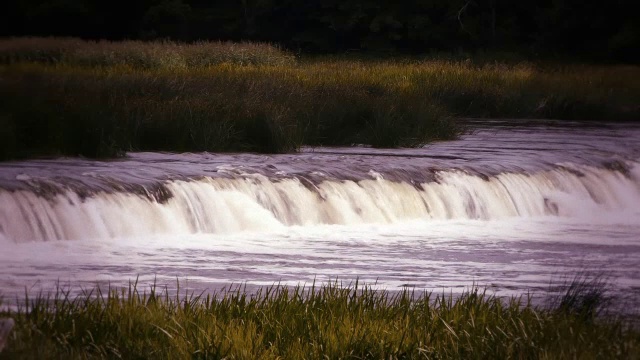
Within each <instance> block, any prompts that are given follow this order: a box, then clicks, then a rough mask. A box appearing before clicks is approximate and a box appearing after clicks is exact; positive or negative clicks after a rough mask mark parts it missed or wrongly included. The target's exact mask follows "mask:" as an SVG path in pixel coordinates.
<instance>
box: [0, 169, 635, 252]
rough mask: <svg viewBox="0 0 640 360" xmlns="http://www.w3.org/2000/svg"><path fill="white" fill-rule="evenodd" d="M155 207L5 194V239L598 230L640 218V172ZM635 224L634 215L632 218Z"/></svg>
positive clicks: (172, 191)
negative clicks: (437, 227)
mask: <svg viewBox="0 0 640 360" xmlns="http://www.w3.org/2000/svg"><path fill="white" fill-rule="evenodd" d="M166 189H167V191H168V192H169V196H167V198H166V199H163V200H162V201H160V200H153V199H151V198H149V197H144V196H141V195H140V194H134V193H128V192H101V193H97V194H94V195H92V196H90V197H84V196H80V195H79V194H77V193H76V192H74V191H72V190H69V191H66V192H63V193H59V194H56V195H54V196H52V197H42V196H39V195H37V194H36V193H34V192H31V191H28V190H14V191H3V190H0V204H2V206H1V207H0V239H2V238H4V240H5V241H10V242H26V241H49V240H86V239H91V238H116V237H130V236H146V235H153V234H184V233H232V232H239V231H257V232H262V231H270V230H274V229H279V228H282V227H285V226H293V225H299V226H310V225H317V224H345V225H354V224H366V223H395V222H401V221H407V220H416V219H423V220H425V221H428V220H429V219H479V220H493V219H501V218H507V217H532V216H561V217H581V218H584V217H587V218H593V219H595V220H597V219H598V218H599V217H602V216H605V215H604V214H609V213H616V214H618V215H617V216H619V215H620V214H623V216H629V217H633V216H636V215H638V213H640V167H639V166H638V165H637V164H635V165H632V166H630V167H629V170H628V171H621V170H620V169H610V168H599V167H594V166H587V165H571V164H566V165H562V166H556V167H555V168H553V169H551V170H544V171H539V172H535V173H532V174H527V173H502V174H499V175H495V176H490V177H487V176H481V175H478V174H471V173H467V172H462V171H457V170H456V171H440V172H438V173H437V174H436V179H435V181H432V182H427V183H408V182H398V181H391V180H387V179H385V178H383V177H382V176H378V177H377V178H373V179H365V180H359V181H355V180H343V181H340V180H326V181H322V182H319V183H312V182H309V181H306V180H305V179H304V178H303V177H292V178H287V179H277V180H276V179H271V178H269V177H267V176H265V175H260V174H256V175H244V176H242V177H237V178H202V179H200V180H191V181H170V182H167V183H166ZM624 214H626V215H624Z"/></svg>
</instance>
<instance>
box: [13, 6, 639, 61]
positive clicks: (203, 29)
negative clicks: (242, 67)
mask: <svg viewBox="0 0 640 360" xmlns="http://www.w3.org/2000/svg"><path fill="white" fill-rule="evenodd" d="M632 5H633V2H632V1H630V0H607V1H603V0H593V1H584V0H519V1H513V0H473V1H466V0H404V1H396V2H393V1H381V0H305V1H302V0H227V1H223V0H135V1H122V0H116V1H108V0H107V1H95V0H20V1H10V2H7V3H5V4H4V5H0V6H1V7H2V8H3V9H1V8H0V12H1V13H2V15H0V36H24V35H37V36H74V37H81V38H84V39H109V40H121V39H142V40H152V39H171V40H177V41H197V40H232V41H265V42H271V43H276V44H279V45H281V46H283V47H285V48H287V49H290V50H292V51H294V52H301V53H344V52H356V53H389V54H396V53H404V54H424V53H434V52H446V53H453V54H471V53H478V52H483V53H494V54H496V53H508V54H517V55H518V56H523V57H530V58H531V57H535V58H559V59H563V58H566V59H579V60H581V61H598V62H599V61H604V62H627V63H635V62H638V60H639V57H638V55H637V54H636V53H635V52H636V51H637V50H638V48H640V25H639V24H640V21H638V14H637V12H635V11H634V10H632V9H634V8H635V7H634V6H632Z"/></svg>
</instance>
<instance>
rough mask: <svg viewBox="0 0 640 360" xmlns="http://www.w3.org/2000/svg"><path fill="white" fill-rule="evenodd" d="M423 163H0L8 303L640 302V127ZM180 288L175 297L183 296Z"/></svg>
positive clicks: (510, 132)
mask: <svg viewBox="0 0 640 360" xmlns="http://www.w3.org/2000/svg"><path fill="white" fill-rule="evenodd" d="M469 129H470V131H469V133H468V134H467V135H465V136H463V138H462V139H460V140H457V141H452V142H442V143H435V144H431V145H428V146H426V147H424V148H420V149H397V150H382V149H371V148H366V147H352V148H307V149H304V150H303V151H302V152H301V153H299V154H288V155H258V154H210V153H201V154H167V153H130V154H128V156H127V157H126V158H124V159H119V160H113V161H103V162H100V161H92V160H86V159H48V160H47V159H44V160H30V161H21V162H6V163H1V164H0V264H1V265H0V294H19V293H24V289H25V287H27V288H29V289H32V290H34V291H37V290H39V289H42V290H45V291H46V290H51V289H53V288H54V287H55V284H56V282H58V281H62V282H67V283H68V284H70V285H81V286H89V285H90V284H95V283H96V282H98V283H100V282H109V283H111V284H117V285H120V284H126V282H127V281H129V280H132V279H135V278H136V277H140V279H142V280H143V281H145V282H150V281H154V279H155V281H159V282H160V283H162V284H171V283H175V279H178V280H181V281H184V282H186V283H187V284H188V286H190V287H192V288H194V289H198V290H206V289H209V290H215V289H217V288H220V287H221V286H225V285H228V284H230V283H246V284H249V285H251V286H253V285H264V284H273V283H276V282H280V283H286V284H297V283H304V282H310V281H314V280H317V281H327V280H332V279H339V280H342V281H346V282H349V281H353V280H354V279H356V278H358V279H360V280H362V281H365V282H369V283H375V284H376V286H379V287H383V288H386V289H390V290H393V289H397V288H399V287H403V286H405V287H406V286H410V287H415V288H419V289H442V288H446V289H451V288H453V289H461V288H464V287H468V286H470V285H472V284H474V283H475V284H479V285H481V286H487V287H490V288H491V289H493V290H495V291H497V292H499V293H522V292H524V291H527V290H531V289H534V290H536V289H537V290H538V291H544V290H545V289H547V288H548V287H549V284H550V283H553V282H557V281H560V280H559V278H561V277H562V274H571V273H575V272H578V271H581V270H594V271H601V272H603V273H605V274H606V275H607V276H610V277H611V278H612V279H613V280H612V281H613V282H614V283H615V289H616V291H618V292H619V293H625V294H636V295H638V294H640V127H639V126H635V125H629V124H591V125H585V124H579V125H578V124H573V123H567V122H565V123H556V122H532V123H522V122H520V123H517V122H501V121H493V122H486V121H485V122H480V121H475V122H474V121H471V122H470V123H469ZM174 285H175V284H174Z"/></svg>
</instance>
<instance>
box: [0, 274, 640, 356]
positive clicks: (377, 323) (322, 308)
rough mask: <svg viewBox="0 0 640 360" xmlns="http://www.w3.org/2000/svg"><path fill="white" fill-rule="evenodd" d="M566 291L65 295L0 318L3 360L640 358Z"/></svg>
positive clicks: (630, 342)
mask: <svg viewBox="0 0 640 360" xmlns="http://www.w3.org/2000/svg"><path fill="white" fill-rule="evenodd" d="M567 294H569V295H566V296H565V297H564V300H563V301H560V302H559V303H558V304H559V306H558V307H554V308H538V307H534V306H532V305H530V304H528V303H527V302H526V301H524V302H523V301H520V300H518V299H511V300H508V301H505V300H501V299H498V298H495V297H491V296H488V295H485V294H484V293H482V292H480V291H478V290H472V291H469V292H467V293H465V294H464V295H462V296H461V297H458V298H451V297H449V296H446V295H441V296H436V295H430V294H424V295H422V296H417V295H415V294H411V293H410V292H408V291H405V292H401V293H398V294H390V293H387V292H383V291H373V290H371V289H369V288H360V289H358V288H357V287H347V288H342V287H338V286H336V285H335V284H334V285H331V284H330V285H325V286H323V287H320V288H315V289H313V288H307V289H304V288H300V287H297V288H286V287H269V288H263V289H262V290H260V291H258V292H257V293H255V294H252V295H249V294H247V293H245V292H244V291H243V290H242V289H237V290H235V291H230V292H223V293H220V294H218V295H213V296H206V297H199V296H190V297H186V298H184V297H183V298H182V299H181V298H177V297H172V296H169V295H167V293H166V292H164V291H156V290H155V289H153V288H152V289H148V290H147V291H146V292H143V293H140V292H138V291H137V290H136V288H135V286H130V287H129V289H122V290H119V291H110V292H105V293H102V292H100V291H99V290H94V291H93V292H90V293H87V294H86V295H85V296H79V297H77V298H71V297H70V296H68V294H66V293H64V292H63V291H59V292H57V293H56V294H55V295H54V296H52V297H46V298H45V297H39V298H37V299H31V300H28V304H29V305H28V307H27V308H22V309H21V310H18V311H14V312H4V313H0V317H4V316H10V317H12V318H14V319H15V322H16V327H15V329H14V331H13V333H12V335H11V336H10V338H9V342H8V345H7V349H5V351H4V352H3V353H1V354H0V358H7V359H9V358H11V359H18V358H43V356H44V358H65V359H67V358H69V359H72V358H87V357H107V358H119V357H122V358H223V357H224V358H231V359H271V358H273V359H275V358H283V359H303V358H305V359H320V358H330V359H339V358H354V359H364V358H367V359H382V358H385V359H386V358H434V359H441V358H456V359H458V358H464V359H471V358H478V359H480V358H482V359H506V358H510V359H511V358H516V359H525V358H526V359H596V358H620V359H632V358H637V357H638V356H640V333H639V332H638V330H637V329H633V328H631V327H628V326H626V325H625V324H624V323H623V321H622V320H620V319H617V318H613V317H610V318H600V317H597V316H596V315H595V312H594V311H583V310H584V309H585V308H584V307H580V306H577V307H576V306H575V303H576V301H578V302H579V303H580V304H582V305H584V301H582V300H584V299H581V298H580V295H579V294H578V295H576V294H575V293H570V292H568V293H567ZM587 295H588V294H587ZM567 296H569V297H570V298H569V300H568V301H567ZM576 296H577V298H576ZM576 299H577V300H576ZM589 306H591V307H589ZM589 306H588V307H587V308H586V309H587V310H589V309H591V310H592V309H593V306H592V305H589Z"/></svg>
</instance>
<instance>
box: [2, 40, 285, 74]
mask: <svg viewBox="0 0 640 360" xmlns="http://www.w3.org/2000/svg"><path fill="white" fill-rule="evenodd" d="M22 62H37V63H46V64H61V63H64V64H68V65H78V66H85V67H103V66H118V65H128V66H132V67H136V68H143V69H152V68H162V69H183V68H194V67H206V66H211V65H217V64H224V63H231V64H237V65H291V64H293V63H295V57H294V56H293V55H292V54H290V53H288V52H286V51H284V50H281V49H279V48H278V47H275V46H272V45H270V44H264V43H232V42H204V41H200V42H195V43H190V44H184V43H177V42H172V41H155V42H142V41H119V42H112V41H105V40H102V41H85V40H80V39H76V38H41V37H26V38H9V39H0V63H3V64H12V63H22Z"/></svg>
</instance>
